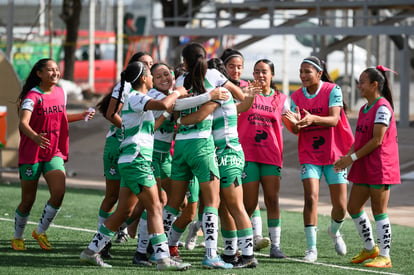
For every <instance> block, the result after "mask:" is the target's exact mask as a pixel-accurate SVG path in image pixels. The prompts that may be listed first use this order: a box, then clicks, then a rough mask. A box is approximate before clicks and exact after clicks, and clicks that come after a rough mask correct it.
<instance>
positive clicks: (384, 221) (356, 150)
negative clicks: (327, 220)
mask: <svg viewBox="0 0 414 275" xmlns="http://www.w3.org/2000/svg"><path fill="white" fill-rule="evenodd" d="M386 71H391V70H390V69H388V68H385V67H383V66H377V67H376V68H368V69H366V70H365V71H363V72H362V74H361V75H360V77H359V84H358V89H359V90H360V92H361V96H362V97H364V98H365V99H366V100H367V101H368V102H367V104H365V105H364V106H362V107H361V110H360V111H359V115H358V122H357V126H356V131H355V143H354V145H353V146H352V148H351V149H350V150H349V152H348V154H346V155H345V156H343V157H341V159H340V160H338V161H337V162H335V168H336V169H337V170H342V169H345V168H346V167H347V166H349V165H351V164H352V167H351V170H350V172H349V176H348V179H349V180H350V181H351V182H353V185H352V189H351V193H350V195H349V202H348V212H349V214H350V215H351V217H352V220H353V221H354V223H355V226H356V229H357V231H358V233H359V236H360V238H361V241H362V243H363V244H364V249H363V250H362V251H361V252H360V253H359V254H357V255H356V256H355V257H353V258H352V259H351V263H355V264H357V263H362V262H364V261H366V260H368V259H373V261H371V262H368V263H366V264H365V266H367V267H379V268H388V267H392V263H391V258H390V247H391V241H392V240H391V223H390V221H389V218H388V213H387V206H388V200H389V197H390V187H391V185H393V184H400V183H401V179H400V166H399V159H398V143H397V140H398V138H397V127H396V123H395V117H394V111H393V110H394V106H393V100H392V93H391V90H390V88H389V82H388V79H387V76H386V74H385V72H386ZM368 199H371V209H372V214H373V215H374V219H375V227H376V231H377V240H378V246H377V245H376V244H375V238H374V236H373V233H372V227H371V222H370V221H369V219H368V216H367V214H366V213H365V211H364V206H365V204H366V202H367V201H368Z"/></svg>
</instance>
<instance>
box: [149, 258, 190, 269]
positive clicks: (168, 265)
mask: <svg viewBox="0 0 414 275" xmlns="http://www.w3.org/2000/svg"><path fill="white" fill-rule="evenodd" d="M190 267H191V264H189V263H183V262H178V261H176V260H174V259H171V258H163V259H160V260H158V261H157V269H158V270H180V271H183V270H187V269H189V268H190Z"/></svg>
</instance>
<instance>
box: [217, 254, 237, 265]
mask: <svg viewBox="0 0 414 275" xmlns="http://www.w3.org/2000/svg"><path fill="white" fill-rule="evenodd" d="M221 259H222V260H223V261H225V262H226V263H228V264H232V265H233V266H235V265H236V264H237V263H238V262H239V258H238V257H237V254H234V255H224V254H223V255H221Z"/></svg>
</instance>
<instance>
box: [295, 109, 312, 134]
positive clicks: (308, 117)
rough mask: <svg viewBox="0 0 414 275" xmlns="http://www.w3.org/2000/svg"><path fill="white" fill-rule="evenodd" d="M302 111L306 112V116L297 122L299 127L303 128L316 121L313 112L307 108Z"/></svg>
mask: <svg viewBox="0 0 414 275" xmlns="http://www.w3.org/2000/svg"><path fill="white" fill-rule="evenodd" d="M302 111H303V113H304V116H303V118H302V119H301V120H299V121H298V123H297V124H296V126H297V127H298V129H302V128H305V127H308V126H310V125H312V123H313V122H314V118H315V116H314V115H312V114H311V113H309V112H308V111H306V110H305V109H303V110H302Z"/></svg>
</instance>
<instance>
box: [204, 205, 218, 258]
mask: <svg viewBox="0 0 414 275" xmlns="http://www.w3.org/2000/svg"><path fill="white" fill-rule="evenodd" d="M203 228H204V241H205V242H206V255H207V256H208V257H209V258H215V257H217V239H218V217H217V214H213V213H211V212H204V213H203Z"/></svg>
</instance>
